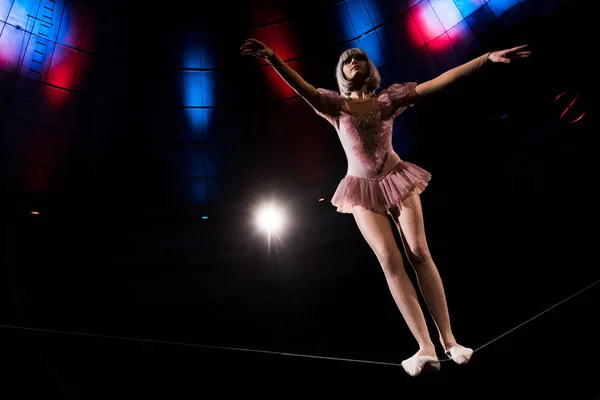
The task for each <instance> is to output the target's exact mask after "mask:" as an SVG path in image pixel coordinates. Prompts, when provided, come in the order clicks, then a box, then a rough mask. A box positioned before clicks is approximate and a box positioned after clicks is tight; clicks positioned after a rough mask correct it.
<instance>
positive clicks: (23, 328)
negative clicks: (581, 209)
mask: <svg viewBox="0 0 600 400" xmlns="http://www.w3.org/2000/svg"><path fill="white" fill-rule="evenodd" d="M598 283H600V280H597V281H596V282H594V283H592V284H591V285H588V286H586V287H584V288H583V289H581V290H579V291H577V292H576V293H574V294H572V295H570V296H569V297H567V298H565V299H564V300H561V301H560V302H558V303H556V304H554V305H553V306H551V307H549V308H547V309H545V310H544V311H542V312H540V313H539V314H537V315H535V316H533V317H531V318H529V319H528V320H526V321H524V322H522V323H520V324H519V325H517V326H515V327H514V328H512V329H510V330H508V331H506V332H504V333H503V334H501V335H500V336H497V337H495V338H494V339H492V340H490V341H489V342H487V343H484V344H483V345H481V346H479V347H477V348H476V349H474V350H473V352H476V351H479V350H481V349H483V348H484V347H486V346H489V345H490V344H492V343H494V342H495V341H497V340H499V339H500V338H502V337H504V336H506V335H508V334H509V333H511V332H513V331H515V330H516V329H518V328H520V327H522V326H523V325H525V324H528V323H529V322H531V321H533V320H535V319H536V318H538V317H540V316H542V315H543V314H545V313H547V312H548V311H550V310H552V309H553V308H555V307H557V306H559V305H561V304H563V303H565V302H566V301H568V300H570V299H572V298H573V297H575V296H577V295H579V294H581V293H583V292H584V291H586V290H588V289H590V288H591V287H593V286H594V285H596V284H598ZM0 328H6V329H16V330H26V331H35V332H46V333H60V334H67V335H77V336H88V337H95V338H104V339H117V340H130V341H137V342H146V343H157V344H167V345H176V346H189V347H199V348H204V349H215V350H230V351H241V352H250V353H261V354H270V355H278V356H288V357H301V358H312V359H320V360H331V361H346V362H355V363H363V364H377V365H388V366H396V367H399V366H402V364H399V363H391V362H383V361H371V360H360V359H353V358H340V357H324V356H315V355H310V354H298V353H285V352H279V351H270V350H257V349H247V348H241V347H227V346H212V345H203V344H195V343H183V342H170V341H164V340H152V339H141V338H132V337H125V336H109V335H100V334H95V333H84V332H69V331H61V330H53V329H42V328H30V327H23V326H13V325H0ZM451 360H452V359H451V358H448V359H443V360H439V362H445V361H451Z"/></svg>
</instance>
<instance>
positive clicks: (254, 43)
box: [240, 39, 275, 59]
mask: <svg viewBox="0 0 600 400" xmlns="http://www.w3.org/2000/svg"><path fill="white" fill-rule="evenodd" d="M240 50H241V51H242V55H251V56H254V57H257V58H262V59H267V58H270V57H273V55H274V54H275V52H274V51H273V50H272V49H271V48H269V47H267V46H266V45H265V44H264V43H262V42H260V41H258V40H256V39H246V41H245V42H244V44H242V47H240Z"/></svg>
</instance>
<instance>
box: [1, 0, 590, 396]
mask: <svg viewBox="0 0 600 400" xmlns="http://www.w3.org/2000/svg"><path fill="white" fill-rule="evenodd" d="M9 3H10V2H9ZM216 3H219V2H211V3H208V4H206V3H204V2H196V3H192V2H189V3H182V4H160V5H156V6H150V5H145V6H133V5H126V4H125V3H124V2H114V1H105V2H94V1H84V0H81V1H77V2H74V3H73V4H74V5H76V6H77V7H79V8H78V9H81V10H83V11H82V13H81V14H80V15H81V16H82V17H81V18H84V16H85V18H86V19H85V21H86V24H83V26H85V27H89V29H92V28H91V27H92V26H93V32H94V33H93V38H94V40H93V45H91V44H86V45H84V44H83V43H84V40H83V39H82V40H81V42H80V43H81V44H80V45H79V47H76V50H77V51H78V52H80V53H85V54H86V55H88V56H89V58H90V60H91V61H90V62H89V66H88V67H87V69H86V73H85V74H83V73H82V76H83V78H82V82H83V83H81V84H80V86H78V87H71V88H70V91H69V93H70V94H71V98H70V100H69V101H70V103H69V105H68V113H67V114H68V116H69V118H68V121H69V123H68V126H66V127H64V126H63V127H62V128H60V129H59V128H57V129H55V130H54V131H53V132H54V133H53V134H54V135H55V136H54V137H56V136H60V137H62V138H63V139H62V141H61V142H60V143H61V144H60V146H61V147H60V148H61V149H62V150H61V151H60V157H58V156H53V157H54V158H52V157H50V156H48V153H43V150H42V153H40V151H38V152H28V151H23V150H22V146H21V142H22V136H19V135H22V134H21V133H18V134H17V133H15V131H14V129H13V128H12V126H13V124H12V123H13V122H14V121H23V117H22V116H20V115H16V114H15V111H14V108H13V103H14V99H15V98H16V97H17V96H18V95H19V92H18V91H19V90H20V89H19V86H18V82H20V79H21V77H20V75H19V73H11V72H10V71H8V72H7V71H3V73H2V75H1V77H2V80H0V86H1V87H2V105H3V110H2V120H1V122H2V125H0V127H1V128H2V134H3V147H2V150H3V152H2V154H3V160H2V161H3V163H2V166H3V169H2V172H3V175H2V178H3V181H2V182H3V201H2V218H3V222H4V223H3V246H4V251H3V254H4V255H3V266H2V280H1V281H0V282H1V285H0V289H1V295H0V299H1V302H0V311H1V314H0V316H1V318H0V324H1V325H2V327H0V365H1V366H2V374H1V376H2V386H1V388H0V390H2V398H6V399H34V398H35V399H39V398H44V399H77V400H79V399H109V398H110V399H121V398H123V399H125V398H147V397H150V396H154V397H157V398H165V399H166V398H169V399H188V398H220V397H225V396H229V395H231V396H234V397H242V396H244V397H250V396H262V397H263V398H308V397H312V398H354V397H360V398H384V397H385V398H388V397H389V396H392V397H394V398H402V399H406V398H415V399H433V398H435V399H438V398H439V399H445V398H477V399H482V398H492V397H494V398H495V397H502V398H519V399H520V398H543V397H548V398H568V399H598V398H599V397H600V387H598V383H597V377H598V376H599V375H598V373H599V372H600V367H598V363H597V361H596V360H597V356H598V350H597V338H598V334H599V332H598V328H597V327H596V322H597V321H596V319H597V317H596V314H597V305H598V300H599V298H600V297H599V296H600V294H599V293H600V291H599V289H600V288H599V287H598V286H593V287H589V285H591V284H593V283H594V282H596V281H597V280H598V272H597V262H596V261H595V259H596V257H595V256H596V254H595V250H596V248H597V243H596V240H595V239H596V237H597V235H596V231H595V229H596V226H597V215H598V214H597V204H598V198H597V195H596V190H595V188H594V186H595V184H596V176H597V168H596V163H597V142H598V141H597V135H596V134H594V133H593V131H595V128H593V126H596V125H597V108H596V107H595V105H594V104H593V102H592V96H593V95H594V94H595V87H596V81H597V79H596V71H595V70H593V69H594V67H595V63H594V62H593V56H594V54H595V51H596V45H597V43H596V42H597V41H596V40H595V36H594V35H595V29H593V26H594V25H593V24H595V23H596V20H595V14H594V12H593V11H592V7H591V2H584V1H575V0H572V1H534V0H528V1H524V2H522V3H518V4H517V5H516V6H515V8H513V9H510V10H508V11H507V12H506V13H505V14H503V15H502V16H501V17H493V18H492V17H489V18H488V17H485V15H483V14H482V16H477V18H475V17H474V18H471V19H469V18H466V19H465V21H468V22H469V24H470V29H471V30H472V31H473V32H474V35H473V37H474V40H473V41H472V42H471V43H470V44H469V46H467V47H466V48H462V49H459V48H458V47H457V45H456V44H455V45H454V47H452V49H454V51H451V52H448V54H447V55H448V57H449V59H451V60H452V61H448V63H449V64H448V67H451V66H453V64H454V65H458V63H460V62H464V61H467V60H468V59H470V58H471V57H474V56H477V55H479V54H482V53H483V52H485V51H488V50H493V49H498V48H502V47H511V46H515V45H519V44H523V43H528V44H530V46H531V49H532V50H533V55H532V56H531V57H530V59H528V60H527V61H525V62H523V63H515V64H514V65H511V66H509V67H507V66H497V65H493V66H491V68H489V69H488V70H486V71H484V72H482V73H481V74H479V75H477V76H474V77H473V79H471V80H469V81H467V82H463V83H459V84H457V85H456V86H455V87H454V88H453V89H452V90H450V91H448V92H446V93H443V94H440V95H439V96H437V97H436V98H432V99H430V100H427V101H426V102H424V103H422V104H420V105H419V106H418V107H414V108H410V109H409V110H407V111H406V112H405V113H404V114H402V115H401V116H400V117H399V118H398V120H397V122H396V125H395V134H394V145H395V147H396V150H397V151H398V153H399V154H400V156H401V157H402V158H404V159H406V160H408V161H411V162H414V163H416V164H418V165H420V166H422V167H424V168H425V169H427V170H429V171H431V172H432V174H433V179H432V181H431V183H430V185H429V187H428V188H427V190H426V191H425V192H424V193H423V194H422V196H421V199H422V203H423V208H424V214H425V223H426V228H427V235H428V241H429V246H430V248H431V251H432V254H433V257H434V260H435V261H436V264H437V266H438V268H439V270H440V273H441V275H442V278H443V280H444V284H445V287H446V293H447V297H448V302H449V307H450V312H451V318H452V323H453V328H454V331H455V335H456V337H457V339H458V340H459V342H461V343H463V344H464V345H467V346H470V347H472V348H474V349H478V348H480V347H481V346H485V348H481V350H477V351H476V352H475V354H474V356H473V359H472V360H471V362H470V363H469V364H467V365H464V366H458V365H455V364H453V363H451V362H445V363H442V372H441V373H438V374H422V375H420V376H419V377H417V378H410V377H409V376H408V375H406V374H405V372H404V371H403V370H402V368H401V367H400V366H399V365H382V364H377V363H375V364H369V363H364V362H353V361H351V360H361V361H376V362H384V363H392V364H399V363H400V362H401V361H402V360H403V359H405V358H407V357H409V356H410V355H412V354H413V353H414V352H415V351H416V350H417V348H416V342H415V341H414V339H413V338H412V336H411V335H410V333H409V331H408V329H407V328H406V326H405V324H404V321H403V320H402V318H401V316H400V314H399V312H398V311H397V309H396V308H395V305H394V303H393V300H392V298H391V296H390V294H389V291H388V289H387V287H386V284H385V280H384V277H383V274H382V272H381V269H380V268H379V267H378V265H377V261H376V259H375V256H374V255H373V254H372V252H371V251H370V249H369V248H368V246H367V245H366V243H365V242H364V240H363V239H362V237H361V236H360V234H359V232H358V230H357V229H356V228H355V225H354V221H353V219H352V216H350V215H342V214H338V213H336V212H335V209H334V208H333V207H331V205H330V204H329V199H330V197H331V195H332V193H333V191H334V190H335V187H336V185H337V183H338V182H339V180H340V179H341V177H343V174H344V173H345V167H346V165H345V159H344V155H343V153H342V150H341V148H340V146H339V142H338V139H337V137H336V136H335V131H334V130H333V129H332V128H331V127H330V126H328V125H327V123H326V122H325V121H324V120H322V119H320V118H319V117H318V116H316V115H315V114H314V112H313V111H312V110H311V109H310V107H309V106H308V105H306V104H305V103H304V102H303V101H302V100H301V99H298V98H297V97H295V96H294V95H293V93H291V94H290V93H289V92H288V91H286V89H285V87H284V86H283V85H282V84H281V82H280V81H278V80H277V78H276V77H274V76H269V75H268V74H269V73H270V70H269V68H268V67H265V66H264V65H261V63H260V62H259V61H258V60H255V59H251V58H243V57H241V56H240V55H239V46H240V45H241V43H242V41H243V39H244V38H245V37H249V36H254V37H261V35H262V36H264V37H266V38H267V40H271V41H272V43H273V44H272V45H273V47H274V48H276V49H277V50H278V52H280V53H285V54H284V58H285V59H286V61H288V62H290V63H291V64H292V65H293V66H297V67H298V69H299V70H302V74H303V76H304V77H305V78H306V79H307V80H308V81H310V82H311V83H313V84H314V85H315V86H319V87H326V88H329V89H335V88H336V85H335V81H334V74H333V71H334V66H335V63H336V61H337V56H338V54H339V53H340V52H341V50H343V49H344V48H345V47H348V46H350V45H352V44H353V43H355V41H354V39H355V38H356V37H358V36H361V34H362V33H364V32H355V33H357V35H354V36H353V35H352V34H349V33H348V32H347V31H346V32H345V33H344V32H341V28H340V24H343V19H342V18H341V17H339V15H340V14H338V11H339V8H340V7H344V6H345V7H347V9H348V10H352V9H353V8H352V7H356V6H357V4H361V2H350V1H348V2H344V1H343V2H339V1H338V2H332V1H322V2H317V1H308V2H297V3H293V4H284V3H283V2H277V1H271V2H266V1H243V2H241V3H239V4H235V5H234V4H233V3H232V4H227V5H224V4H216ZM417 3H418V4H417ZM420 3H421V2H416V1H412V2H406V3H405V2H400V1H398V2H390V1H380V2H373V3H368V2H362V4H363V5H365V7H367V5H370V7H381V10H384V11H385V13H384V14H385V18H383V17H382V18H380V21H379V22H378V23H376V22H373V24H372V25H373V26H374V27H377V29H378V30H377V32H378V34H379V35H380V40H381V42H382V48H383V49H384V52H385V57H384V58H383V61H382V62H381V63H380V69H381V71H382V76H383V78H384V82H383V84H382V85H383V86H387V85H389V84H390V83H391V82H394V81H409V80H416V81H422V80H424V79H429V78H431V77H433V76H435V75H436V74H438V73H441V72H443V71H444V70H445V69H446V68H444V66H445V64H443V63H442V62H441V61H440V58H437V59H436V57H435V55H436V54H435V52H431V49H429V51H428V48H427V47H426V46H425V47H419V46H417V47H414V48H413V47H411V46H409V45H407V44H406V43H404V45H400V44H399V42H401V41H402V40H401V39H400V38H399V37H397V36H394V35H396V34H395V33H393V32H392V31H393V29H392V28H393V27H397V26H400V25H398V24H399V22H398V21H400V20H401V18H402V17H403V16H404V15H406V14H405V13H407V12H408V13H411V12H413V11H414V10H415V8H414V7H418V6H419V4H420ZM423 3H428V2H426V1H425V0H424V1H423ZM457 3H458V2H457ZM481 3H482V4H483V2H481ZM222 6H224V7H222ZM486 7H491V5H489V6H488V5H487V4H486V5H483V6H482V9H481V10H484V9H486ZM223 8H224V9H223ZM481 10H480V11H481ZM481 12H483V11H481ZM350 15H352V14H350ZM486 15H487V14H486ZM336 16H337V17H336ZM336 18H338V19H336ZM486 18H487V19H486ZM351 19H352V18H351ZM92 21H93V24H92ZM486 21H487V22H486ZM484 22H485V23H484ZM367 25H368V24H367ZM389 27H392V28H390V29H391V30H390V29H388V28H389ZM367 28H368V27H367ZM354 29H355V31H356V30H358V29H359V28H358V27H357V26H356V25H355V28H354ZM385 29H388V30H387V31H386V30H385ZM394 29H397V28H394ZM366 31H368V32H367V33H369V32H371V31H370V30H369V29H366ZM273 32H275V35H273ZM382 32H383V33H382ZM398 32H399V31H398ZM398 32H396V33H398ZM278 34H279V35H278ZM198 35H200V36H201V37H202V38H203V39H202V40H201V41H200V43H202V46H205V47H202V48H203V49H206V48H208V49H209V50H203V51H206V53H202V54H211V57H213V58H212V61H210V62H208V61H203V62H202V63H201V65H200V67H198V68H195V67H190V66H189V65H187V66H186V65H184V64H182V62H181V59H182V57H181V54H182V53H181V51H180V50H181V43H183V42H185V40H190V39H189V38H190V37H198ZM385 35H387V36H385ZM386 37H387V38H388V42H385V40H383V39H382V38H386ZM182 38H187V39H185V40H184V39H182ZM90 42H91V41H88V42H87V43H90ZM282 43H283V44H282ZM383 43H387V44H386V45H384V44H383ZM402 46H405V47H402ZM0 50H1V47H0ZM452 57H454V58H452ZM441 60H444V58H441ZM436 61H437V63H436ZM78 65H79V64H78ZM77 68H81V67H79V66H78V67H77ZM190 71H191V72H203V73H207V74H208V75H206V76H210V77H211V79H212V81H211V82H212V85H213V88H214V93H213V94H212V99H211V100H210V101H208V100H205V99H204V100H202V101H204V103H202V104H200V107H199V108H200V109H203V110H204V109H206V110H208V111H209V112H214V118H213V119H212V120H211V121H212V122H211V123H210V124H209V125H205V126H207V128H206V129H205V131H204V132H203V133H202V135H201V137H197V136H194V134H193V133H190V130H189V129H188V128H186V126H185V123H184V122H182V121H183V117H182V116H183V111H185V110H186V107H185V105H182V100H181V99H182V92H181V87H182V83H181V76H182V75H181V74H182V72H190ZM48 79H50V78H48ZM203 82H207V81H206V80H205V81H203ZM42 84H43V85H46V86H52V84H51V83H49V81H48V82H46V81H44V82H42ZM202 90H205V89H202ZM561 94H562V95H561ZM559 95H560V96H559ZM44 101H45V100H43V99H42V100H40V102H41V103H40V104H41V105H43V102H44ZM569 107H570V108H569ZM567 108H568V110H567ZM182 110H183V111H182ZM565 110H566V112H565ZM563 113H564V115H563ZM584 113H585V114H584ZM581 115H583V117H582V118H581V119H579V120H578V121H575V120H576V119H577V118H578V117H580V116H581ZM36 118H37V119H36ZM40 118H41V117H34V118H32V119H30V120H26V121H25V122H27V123H28V124H29V126H31V127H32V128H31V129H30V130H29V131H27V133H25V134H24V135H25V137H26V140H25V142H26V143H28V146H33V147H35V144H36V143H38V142H36V140H39V136H36V135H37V133H36V132H38V131H37V130H36V129H37V127H39V126H42V125H43V123H42V122H40ZM65 138H66V139H65ZM66 142H68V143H66ZM32 143H33V144H32ZM44 143H46V144H44V145H40V147H41V148H42V149H45V148H46V147H47V146H51V147H52V146H54V147H56V146H55V142H51V145H48V144H47V143H48V142H44ZM65 143H66V144H65ZM65 149H67V150H65ZM40 154H42V156H40ZM44 154H45V156H44ZM198 159H201V160H203V161H204V164H203V165H204V167H203V168H202V171H203V172H202V173H200V174H199V173H198V170H197V168H196V169H194V170H190V169H189V164H186V160H187V162H190V160H192V161H193V160H198ZM48 160H50V161H48ZM209 160H210V161H209ZM186 165H187V166H186ZM32 166H34V167H35V170H36V171H39V170H40V169H41V170H43V171H46V172H44V173H43V174H40V173H32V172H31V171H32V168H33V167H32ZM209 166H210V168H209ZM40 176H42V177H41V178H40ZM48 176H51V177H52V179H50V178H47V177H48ZM44 177H46V178H44ZM199 193H200V194H199ZM320 198H323V199H324V201H319V199H320ZM269 199H272V200H273V201H275V202H277V203H278V204H280V205H282V206H283V207H284V208H285V209H286V210H287V216H288V218H289V220H290V223H289V227H288V229H287V230H286V231H284V232H283V233H282V234H281V235H280V236H279V237H273V238H271V240H268V239H267V237H265V235H264V234H262V233H261V232H259V231H257V229H256V227H255V226H254V225H253V213H254V212H255V210H256V208H257V207H259V206H260V204H261V203H262V202H264V201H266V200H269ZM31 211H38V212H39V214H31ZM203 217H207V218H206V219H205V218H203ZM407 265H408V264H407ZM411 276H412V275H411ZM586 287H589V289H588V290H585V291H583V292H581V293H580V294H578V295H577V296H575V297H573V298H569V296H571V295H573V294H574V293H577V292H578V291H580V290H581V289H584V288H586ZM567 298H569V300H567V301H566V302H564V303H561V304H560V305H559V306H557V307H556V308H553V309H551V310H549V311H548V312H547V313H544V314H542V315H540V316H539V317H538V318H535V319H534V320H531V321H529V322H527V323H526V324H524V325H522V326H521V327H519V328H517V329H516V330H514V331H512V332H510V333H508V334H507V335H506V336H503V337H500V336H501V335H503V334H504V333H506V332H508V331H510V330H511V329H513V328H514V327H516V326H518V325H519V324H521V323H523V322H525V321H527V320H529V319H530V318H532V317H535V316H536V315H538V314H539V313H542V312H544V311H545V310H548V309H549V308H550V307H553V306H554V305H556V304H558V303H560V302H561V301H563V300H565V299H567ZM431 329H432V331H431V332H432V336H433V337H434V338H435V337H436V333H435V330H434V326H433V325H431ZM497 338H498V340H497V341H494V342H493V343H490V342H491V341H493V340H494V339H497ZM488 344H489V346H488ZM211 346H216V347H211ZM228 348H235V349H228ZM236 349H237V350H236ZM244 349H250V350H265V351H272V352H280V353H286V354H272V353H268V354H267V353H258V352H254V351H242V350H244ZM440 354H441V352H440ZM297 355H309V356H318V357H324V358H310V357H302V356H297ZM325 358H331V359H325ZM335 358H338V359H346V360H336V359H335Z"/></svg>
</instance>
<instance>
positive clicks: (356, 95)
mask: <svg viewBox="0 0 600 400" xmlns="http://www.w3.org/2000/svg"><path fill="white" fill-rule="evenodd" d="M348 98H349V99H350V100H352V101H356V102H358V103H360V102H363V101H369V100H371V99H372V98H373V92H367V91H364V90H355V91H352V92H350V95H349V96H348Z"/></svg>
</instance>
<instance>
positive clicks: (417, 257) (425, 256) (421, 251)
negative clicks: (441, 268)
mask: <svg viewBox="0 0 600 400" xmlns="http://www.w3.org/2000/svg"><path fill="white" fill-rule="evenodd" d="M408 259H409V260H410V263H411V264H412V266H413V267H415V268H418V267H419V266H421V265H424V264H427V263H429V262H431V261H432V258H431V253H430V252H429V249H428V248H427V246H417V247H415V248H414V249H411V250H410V252H409V254H408Z"/></svg>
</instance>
